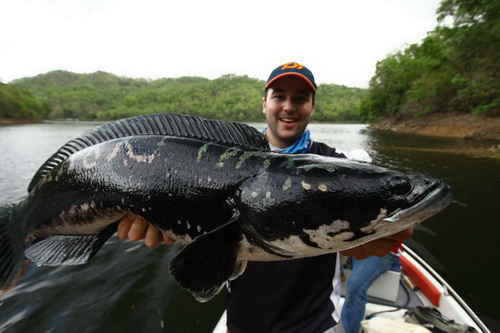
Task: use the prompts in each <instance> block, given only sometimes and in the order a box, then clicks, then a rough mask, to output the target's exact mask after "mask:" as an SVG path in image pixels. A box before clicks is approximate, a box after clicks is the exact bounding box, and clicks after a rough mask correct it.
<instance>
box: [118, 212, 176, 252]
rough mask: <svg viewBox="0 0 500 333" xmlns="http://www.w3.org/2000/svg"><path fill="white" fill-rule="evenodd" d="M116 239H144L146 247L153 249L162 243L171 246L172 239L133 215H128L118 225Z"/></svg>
mask: <svg viewBox="0 0 500 333" xmlns="http://www.w3.org/2000/svg"><path fill="white" fill-rule="evenodd" d="M116 233H117V235H118V238H120V239H126V238H128V239H130V240H131V241H139V240H142V239H144V244H146V246H147V247H154V246H157V245H159V244H161V243H163V242H165V243H166V244H173V243H174V242H175V240H174V239H172V238H170V237H169V236H167V235H166V234H165V233H163V232H162V231H161V230H160V229H158V228H156V227H155V226H154V225H152V224H149V223H148V222H147V221H146V220H145V219H144V218H142V217H141V216H139V215H135V214H128V215H127V216H125V217H124V218H122V220H121V221H120V223H119V224H118V230H117V232H116Z"/></svg>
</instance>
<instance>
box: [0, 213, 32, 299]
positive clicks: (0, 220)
mask: <svg viewBox="0 0 500 333" xmlns="http://www.w3.org/2000/svg"><path fill="white" fill-rule="evenodd" d="M14 207H15V206H14V205H11V206H8V207H0V294H3V293H5V292H7V291H8V290H9V289H11V288H13V287H14V286H15V285H16V283H17V281H18V280H19V279H20V278H21V275H22V273H24V271H25V269H26V268H27V264H28V261H27V260H26V259H25V257H24V253H23V250H22V248H21V247H19V246H15V244H14V242H13V240H12V237H11V233H10V232H9V224H10V223H11V218H12V213H13V211H14Z"/></svg>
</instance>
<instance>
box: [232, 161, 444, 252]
mask: <svg viewBox="0 0 500 333" xmlns="http://www.w3.org/2000/svg"><path fill="white" fill-rule="evenodd" d="M287 159H288V160H285V161H283V163H282V164H281V165H280V166H277V167H275V168H274V167H270V168H269V169H268V172H267V173H262V174H260V175H259V176H258V177H255V178H254V179H252V180H251V183H248V184H246V186H245V187H243V188H242V191H241V203H242V204H244V205H243V206H242V207H240V208H239V209H241V210H242V214H243V215H244V216H246V217H247V219H246V221H248V223H247V225H246V226H244V229H245V230H246V234H247V235H250V236H249V238H251V239H258V240H259V242H261V243H265V246H268V250H269V251H272V252H273V254H278V255H283V256H288V257H293V258H296V257H303V256H310V255H318V254H320V253H327V252H336V251H341V250H345V249H349V248H352V247H355V246H359V245H362V244H364V243H367V242H369V241H371V240H375V239H378V238H382V237H385V236H389V235H392V234H395V233H398V232H400V231H403V230H405V229H407V228H409V227H411V226H413V225H415V224H418V223H421V222H422V221H424V220H425V219H427V218H429V217H431V216H433V215H435V214H437V213H438V212H440V211H441V210H443V209H444V208H446V206H448V205H449V203H450V202H451V198H452V192H451V189H450V187H449V186H448V185H447V184H446V183H445V182H444V181H443V180H441V179H439V178H436V177H432V176H427V175H422V174H407V173H403V172H399V171H395V170H389V169H387V168H384V167H379V166H376V165H372V164H367V163H360V162H355V161H350V160H347V159H337V158H328V157H321V156H312V155H309V156H308V155H302V156H291V157H287ZM265 246H261V247H265Z"/></svg>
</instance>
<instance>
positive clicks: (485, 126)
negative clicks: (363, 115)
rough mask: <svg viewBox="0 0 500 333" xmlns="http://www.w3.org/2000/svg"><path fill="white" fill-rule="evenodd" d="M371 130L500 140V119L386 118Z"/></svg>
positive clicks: (455, 116) (452, 116) (467, 116)
mask: <svg viewBox="0 0 500 333" xmlns="http://www.w3.org/2000/svg"><path fill="white" fill-rule="evenodd" d="M370 128H373V129H378V130H387V131H393V132H399V133H410V134H418V135H431V136H441V137H453V138H463V139H492V140H500V117H487V116H483V115H478V116H475V115H472V114H467V113H434V114H430V115H425V116H422V117H418V118H408V119H398V118H397V117H392V118H386V119H383V120H380V121H377V122H375V123H373V124H371V125H370Z"/></svg>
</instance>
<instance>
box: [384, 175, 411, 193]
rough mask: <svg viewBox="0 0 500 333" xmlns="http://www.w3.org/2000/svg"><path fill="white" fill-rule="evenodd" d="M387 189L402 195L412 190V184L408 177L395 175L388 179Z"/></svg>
mask: <svg viewBox="0 0 500 333" xmlns="http://www.w3.org/2000/svg"><path fill="white" fill-rule="evenodd" d="M389 190H390V191H391V192H392V193H394V194H398V195H404V194H407V193H409V192H410V191H411V190H412V185H411V183H410V181H409V180H408V178H405V177H401V176H395V177H392V178H391V180H390V181H389Z"/></svg>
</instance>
